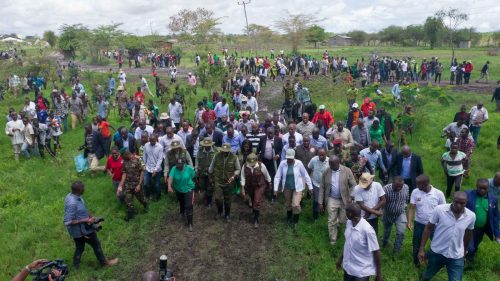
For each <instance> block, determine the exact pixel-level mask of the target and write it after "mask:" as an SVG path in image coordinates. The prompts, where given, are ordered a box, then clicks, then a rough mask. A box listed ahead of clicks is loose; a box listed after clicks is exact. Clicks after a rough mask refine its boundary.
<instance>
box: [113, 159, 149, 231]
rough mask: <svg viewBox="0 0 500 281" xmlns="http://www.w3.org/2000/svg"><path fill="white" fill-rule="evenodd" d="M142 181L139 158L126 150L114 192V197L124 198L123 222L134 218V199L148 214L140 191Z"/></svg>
mask: <svg viewBox="0 0 500 281" xmlns="http://www.w3.org/2000/svg"><path fill="white" fill-rule="evenodd" d="M143 180H144V170H143V168H142V163H141V160H140V158H139V157H138V156H135V155H134V154H132V153H131V152H130V151H128V150H126V151H125V152H124V153H123V166H122V173H121V179H120V182H119V184H118V188H117V190H116V196H118V197H120V196H123V197H125V205H126V206H127V216H126V217H125V221H129V220H131V219H132V218H134V216H135V210H134V197H135V198H137V200H138V201H139V202H140V203H141V204H142V205H143V206H144V212H148V203H147V201H146V198H145V197H144V193H143V191H142V182H143ZM124 193H125V194H124Z"/></svg>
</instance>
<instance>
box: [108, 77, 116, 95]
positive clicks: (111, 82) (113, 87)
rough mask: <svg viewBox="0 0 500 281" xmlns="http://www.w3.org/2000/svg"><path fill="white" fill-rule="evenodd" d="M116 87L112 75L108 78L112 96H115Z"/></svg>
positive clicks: (109, 90)
mask: <svg viewBox="0 0 500 281" xmlns="http://www.w3.org/2000/svg"><path fill="white" fill-rule="evenodd" d="M115 86H116V81H115V78H113V75H111V74H110V75H109V78H108V93H109V95H110V96H112V95H114V94H115Z"/></svg>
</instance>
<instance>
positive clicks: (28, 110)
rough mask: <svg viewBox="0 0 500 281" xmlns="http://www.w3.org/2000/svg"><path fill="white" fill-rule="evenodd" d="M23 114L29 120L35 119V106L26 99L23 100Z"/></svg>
mask: <svg viewBox="0 0 500 281" xmlns="http://www.w3.org/2000/svg"><path fill="white" fill-rule="evenodd" d="M23 112H24V113H25V114H26V116H28V117H29V118H30V119H34V118H37V116H36V105H35V103H34V102H32V101H30V99H29V98H28V97H26V98H24V107H23Z"/></svg>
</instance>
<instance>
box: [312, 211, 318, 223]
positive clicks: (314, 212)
mask: <svg viewBox="0 0 500 281" xmlns="http://www.w3.org/2000/svg"><path fill="white" fill-rule="evenodd" d="M318 217H319V212H316V211H313V221H314V222H316V221H317V220H318Z"/></svg>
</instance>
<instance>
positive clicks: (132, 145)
mask: <svg viewBox="0 0 500 281" xmlns="http://www.w3.org/2000/svg"><path fill="white" fill-rule="evenodd" d="M115 145H116V146H117V147H118V148H119V149H122V148H123V139H122V138H121V136H120V138H119V139H117V140H116V141H115ZM128 151H130V153H137V142H136V140H135V137H134V136H132V134H129V135H128Z"/></svg>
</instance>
